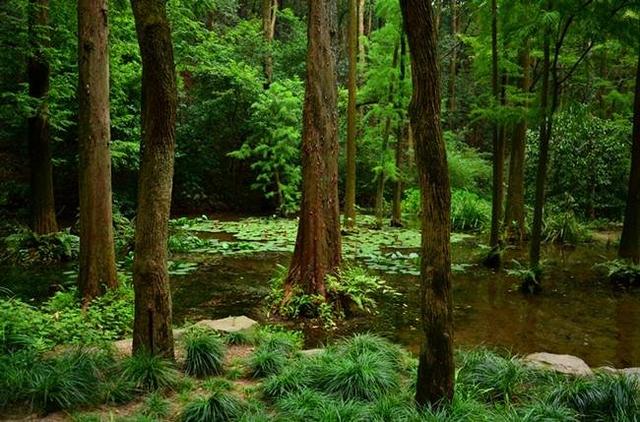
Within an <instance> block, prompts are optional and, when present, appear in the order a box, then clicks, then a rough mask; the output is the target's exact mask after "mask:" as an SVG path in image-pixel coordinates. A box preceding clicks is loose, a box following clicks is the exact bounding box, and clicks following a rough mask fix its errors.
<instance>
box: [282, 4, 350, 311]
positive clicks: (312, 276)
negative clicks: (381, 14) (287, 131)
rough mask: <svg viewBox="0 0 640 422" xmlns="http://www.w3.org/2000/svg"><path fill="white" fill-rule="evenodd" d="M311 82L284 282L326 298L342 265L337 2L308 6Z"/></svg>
mask: <svg viewBox="0 0 640 422" xmlns="http://www.w3.org/2000/svg"><path fill="white" fill-rule="evenodd" d="M308 5H309V14H308V19H309V25H308V41H307V42H308V48H307V80H306V90H305V99H304V109H303V131H302V204H301V207H300V223H299V225H298V235H297V238H296V245H295V249H294V252H293V257H292V259H291V264H290V266H289V274H288V276H287V279H286V282H285V301H287V300H289V299H290V298H291V295H292V293H293V290H294V288H295V287H298V286H299V287H301V288H302V289H303V291H304V292H305V293H307V294H319V295H322V296H325V297H326V288H325V278H326V276H327V274H334V273H335V272H336V271H337V269H338V268H339V266H340V261H341V256H342V253H341V250H342V247H341V239H340V208H339V203H338V149H339V145H338V126H337V110H336V107H337V83H336V82H337V81H336V76H335V55H334V52H333V50H332V45H331V38H332V32H333V29H332V28H334V25H333V23H332V20H333V18H334V17H335V11H333V10H331V9H333V8H334V7H335V3H333V2H324V1H322V2H320V1H310V2H309V3H308Z"/></svg>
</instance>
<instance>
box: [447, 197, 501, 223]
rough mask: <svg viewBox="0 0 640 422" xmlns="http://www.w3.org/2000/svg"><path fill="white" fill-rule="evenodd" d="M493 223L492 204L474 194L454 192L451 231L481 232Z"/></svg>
mask: <svg viewBox="0 0 640 422" xmlns="http://www.w3.org/2000/svg"><path fill="white" fill-rule="evenodd" d="M490 221H491V203H490V202H489V201H487V200H485V199H482V198H481V197H479V196H478V195H476V194H475V193H473V192H469V191H466V190H454V191H453V192H452V193H451V229H452V230H454V231H460V232H466V231H472V232H473V231H481V230H484V229H485V228H486V226H487V225H488V224H489V222H490Z"/></svg>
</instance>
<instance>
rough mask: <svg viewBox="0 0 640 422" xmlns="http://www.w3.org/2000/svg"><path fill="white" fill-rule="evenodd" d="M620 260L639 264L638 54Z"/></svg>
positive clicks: (639, 148) (639, 134) (639, 58)
mask: <svg viewBox="0 0 640 422" xmlns="http://www.w3.org/2000/svg"><path fill="white" fill-rule="evenodd" d="M618 256H619V257H620V258H625V259H630V260H632V261H633V262H635V263H638V262H640V53H639V55H638V66H637V69H636V88H635V99H634V107H633V136H632V150H631V173H630V174H629V191H628V193H627V209H626V211H625V214H624V225H623V226H622V236H621V237H620V249H619V250H618Z"/></svg>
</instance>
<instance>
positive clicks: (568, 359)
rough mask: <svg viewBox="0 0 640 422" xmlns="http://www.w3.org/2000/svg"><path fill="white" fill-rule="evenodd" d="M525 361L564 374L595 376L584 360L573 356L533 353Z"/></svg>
mask: <svg viewBox="0 0 640 422" xmlns="http://www.w3.org/2000/svg"><path fill="white" fill-rule="evenodd" d="M524 361H525V362H527V363H530V364H531V365H532V366H534V367H537V368H541V369H550V370H552V371H556V372H560V373H562V374H569V375H580V376H587V375H593V371H592V370H591V368H589V365H587V364H586V363H585V361H583V360H582V359H580V358H578V357H575V356H571V355H557V354H554V353H545V352H542V353H532V354H530V355H527V356H526V357H525V358H524Z"/></svg>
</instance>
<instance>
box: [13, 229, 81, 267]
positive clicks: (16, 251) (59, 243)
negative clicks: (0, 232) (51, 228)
mask: <svg viewBox="0 0 640 422" xmlns="http://www.w3.org/2000/svg"><path fill="white" fill-rule="evenodd" d="M3 243H4V257H3V258H4V259H5V260H8V261H10V262H12V263H13V264H17V265H33V264H39V265H46V264H54V263H59V262H69V261H72V260H75V259H77V258H78V253H79V251H80V238H79V237H78V236H76V235H73V234H71V233H70V232H69V231H61V232H58V233H52V234H44V235H38V234H36V233H34V232H32V231H31V230H29V229H26V228H24V229H22V230H20V231H18V232H17V233H14V234H11V235H9V236H7V237H5V238H4V239H3Z"/></svg>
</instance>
